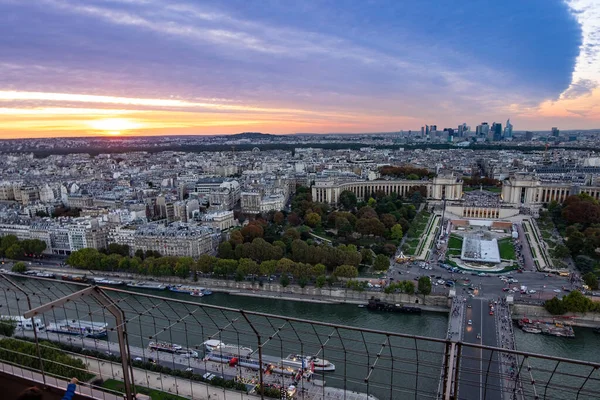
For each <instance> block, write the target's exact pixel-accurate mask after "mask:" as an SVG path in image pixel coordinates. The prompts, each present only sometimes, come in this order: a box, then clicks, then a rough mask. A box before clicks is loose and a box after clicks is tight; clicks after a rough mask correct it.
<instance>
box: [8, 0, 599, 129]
mask: <svg viewBox="0 0 600 400" xmlns="http://www.w3.org/2000/svg"><path fill="white" fill-rule="evenodd" d="M599 84H600V1H598V0H566V1H563V0H526V1H524V0H502V1H489V0H470V1H465V0H448V1H440V0H419V1H408V0H389V1H387V0H381V1H378V0H372V1H367V0H362V1H358V0H357V1H342V0H338V1H334V0H331V1H325V0H303V1H285V0H282V1H275V0H221V1H212V0H206V1H204V0H197V1H194V0H164V1H163V0H0V138H20V137H59V136H89V135H94V136H97V135H136V134H137V135H167V134H224V133H237V132H242V131H261V132H270V133H283V134H285V133H295V132H315V133H328V132H382V131H399V130H401V129H403V130H408V129H413V130H415V129H419V128H420V126H422V125H424V124H436V125H437V126H438V128H443V127H456V126H457V125H458V124H460V123H463V122H466V123H467V124H468V125H471V127H472V129H473V130H474V129H475V125H477V124H479V123H480V122H482V121H487V122H489V123H491V122H493V121H498V122H502V123H503V124H504V123H505V121H506V119H507V118H510V119H511V122H512V123H513V124H514V126H515V129H516V130H525V129H528V130H549V129H550V127H552V126H558V127H560V128H561V130H566V129H590V128H600V86H599Z"/></svg>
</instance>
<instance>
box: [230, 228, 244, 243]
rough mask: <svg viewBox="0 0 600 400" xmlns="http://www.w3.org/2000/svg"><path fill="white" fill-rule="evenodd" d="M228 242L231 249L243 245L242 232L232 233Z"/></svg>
mask: <svg viewBox="0 0 600 400" xmlns="http://www.w3.org/2000/svg"><path fill="white" fill-rule="evenodd" d="M229 241H230V242H231V245H232V247H235V246H237V245H240V244H242V243H244V235H242V232H241V231H239V230H236V231H233V232H232V233H231V237H230V238H229Z"/></svg>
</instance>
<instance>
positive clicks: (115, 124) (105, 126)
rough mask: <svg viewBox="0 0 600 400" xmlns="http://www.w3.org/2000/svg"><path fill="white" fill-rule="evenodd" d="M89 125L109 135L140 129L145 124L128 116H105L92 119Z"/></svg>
mask: <svg viewBox="0 0 600 400" xmlns="http://www.w3.org/2000/svg"><path fill="white" fill-rule="evenodd" d="M88 125H89V126H90V127H91V128H92V129H95V130H98V131H104V132H105V133H107V134H109V135H120V134H121V133H123V131H130V130H135V129H140V128H142V127H143V126H144V125H143V124H141V123H139V122H136V121H134V120H131V119H127V118H103V119H97V120H94V121H90V122H89V123H88Z"/></svg>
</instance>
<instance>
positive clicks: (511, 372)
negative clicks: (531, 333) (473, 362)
mask: <svg viewBox="0 0 600 400" xmlns="http://www.w3.org/2000/svg"><path fill="white" fill-rule="evenodd" d="M496 318H497V321H498V324H497V326H498V335H499V339H500V346H501V347H502V348H503V349H508V350H515V343H514V338H515V335H514V331H513V323H512V318H511V316H510V309H509V306H508V303H507V302H506V298H501V299H499V301H498V302H497V308H496ZM499 361H500V369H501V373H502V375H503V379H504V381H503V387H504V392H505V393H510V394H511V396H510V398H511V399H515V400H516V399H517V398H518V396H519V395H520V394H522V387H521V383H520V381H519V375H518V371H517V357H516V355H515V354H512V353H500V360H499Z"/></svg>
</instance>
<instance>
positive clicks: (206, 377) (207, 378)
mask: <svg viewBox="0 0 600 400" xmlns="http://www.w3.org/2000/svg"><path fill="white" fill-rule="evenodd" d="M202 377H203V378H204V379H206V380H207V381H212V380H213V379H215V377H216V376H215V374H211V373H210V372H207V373H205V374H204V375H202Z"/></svg>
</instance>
